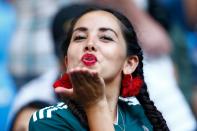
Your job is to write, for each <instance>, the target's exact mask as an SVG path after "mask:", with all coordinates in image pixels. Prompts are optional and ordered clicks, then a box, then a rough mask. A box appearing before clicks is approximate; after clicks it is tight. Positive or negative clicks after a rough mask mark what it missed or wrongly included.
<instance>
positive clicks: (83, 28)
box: [66, 11, 126, 80]
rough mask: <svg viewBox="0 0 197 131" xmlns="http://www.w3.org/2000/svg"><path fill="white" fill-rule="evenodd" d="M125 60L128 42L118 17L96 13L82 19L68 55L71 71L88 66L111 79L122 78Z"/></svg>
mask: <svg viewBox="0 0 197 131" xmlns="http://www.w3.org/2000/svg"><path fill="white" fill-rule="evenodd" d="M125 58H126V43H125V40H124V38H123V35H122V32H121V28H120V25H119V21H118V19H117V18H116V17H115V16H113V15H112V14H111V13H108V12H105V11H93V12H89V13H87V14H85V15H83V16H82V17H80V18H79V20H78V21H77V22H76V24H75V26H74V29H73V34H72V38H71V41H70V45H69V47H68V52H67V56H66V65H67V69H68V71H69V70H70V69H73V68H76V67H80V68H83V67H86V68H88V69H92V70H95V71H97V72H98V73H99V75H100V76H101V77H103V78H104V80H111V79H114V78H116V77H117V76H121V72H122V69H123V64H124V61H125Z"/></svg>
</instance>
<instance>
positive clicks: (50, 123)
mask: <svg viewBox="0 0 197 131" xmlns="http://www.w3.org/2000/svg"><path fill="white" fill-rule="evenodd" d="M66 118H67V119H66ZM72 118H73V116H72V113H71V112H70V111H69V110H68V106H67V105H66V104H65V103H63V102H60V103H58V104H56V105H54V106H49V107H45V108H43V109H40V110H38V111H36V112H34V113H33V115H32V117H31V119H30V123H29V130H30V131H37V130H44V129H45V130H49V131H50V130H65V129H67V130H72V127H71V126H70V125H69V123H68V121H69V120H68V119H72Z"/></svg>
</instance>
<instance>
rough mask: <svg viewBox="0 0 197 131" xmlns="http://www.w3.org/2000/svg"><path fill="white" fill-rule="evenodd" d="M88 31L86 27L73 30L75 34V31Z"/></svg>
mask: <svg viewBox="0 0 197 131" xmlns="http://www.w3.org/2000/svg"><path fill="white" fill-rule="evenodd" d="M87 30H88V29H87V28H86V27H78V28H76V29H74V30H73V32H75V31H82V32H86V31H87Z"/></svg>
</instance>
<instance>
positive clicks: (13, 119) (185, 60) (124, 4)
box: [0, 0, 197, 131]
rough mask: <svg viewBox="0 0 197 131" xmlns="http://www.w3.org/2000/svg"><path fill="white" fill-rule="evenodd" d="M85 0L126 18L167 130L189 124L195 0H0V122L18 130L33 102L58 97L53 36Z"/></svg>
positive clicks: (195, 62)
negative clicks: (114, 10)
mask: <svg viewBox="0 0 197 131" xmlns="http://www.w3.org/2000/svg"><path fill="white" fill-rule="evenodd" d="M92 4H94V5H100V6H108V7H111V8H114V9H116V10H119V11H121V12H122V13H124V14H125V15H126V16H127V17H128V18H129V20H130V21H131V22H132V23H133V25H134V27H135V30H136V32H137V36H138V39H139V42H140V44H141V47H142V48H143V51H144V55H145V56H144V57H145V59H144V63H145V64H144V65H145V66H144V71H145V72H144V73H145V79H146V81H147V84H148V88H149V93H150V97H151V98H152V99H153V101H154V102H155V104H156V106H157V107H158V109H159V110H160V111H161V112H162V113H163V115H164V117H165V119H166V121H167V124H168V126H169V128H170V129H171V130H173V131H182V130H183V131H190V130H191V131H192V130H196V129H197V128H196V127H197V126H196V124H197V123H196V118H197V8H196V7H197V1H196V0H0V117H1V118H0V129H1V130H2V131H6V130H14V131H25V130H27V126H28V120H29V117H30V116H31V114H32V113H33V112H34V111H35V110H37V109H40V108H42V107H45V106H48V105H52V104H55V103H56V102H57V101H58V96H56V95H55V94H54V93H53V88H52V84H53V82H54V81H55V80H56V79H57V78H58V77H59V76H60V74H61V72H64V70H65V69H64V64H63V59H62V57H61V55H60V53H59V51H58V44H59V43H60V40H61V37H62V36H63V34H64V32H65V31H66V26H69V22H70V21H71V19H72V18H73V17H75V16H76V15H78V14H79V13H80V12H82V11H83V10H85V9H86V8H88V7H90V6H91V5H92Z"/></svg>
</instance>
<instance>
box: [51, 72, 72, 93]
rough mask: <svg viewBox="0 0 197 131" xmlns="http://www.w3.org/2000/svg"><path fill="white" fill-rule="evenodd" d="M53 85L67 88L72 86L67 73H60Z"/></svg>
mask: <svg viewBox="0 0 197 131" xmlns="http://www.w3.org/2000/svg"><path fill="white" fill-rule="evenodd" d="M53 87H54V88H57V87H64V88H67V89H70V88H72V83H71V81H70V78H69V75H68V74H67V73H64V74H61V76H60V78H59V79H58V80H56V81H55V82H54V84H53Z"/></svg>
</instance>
